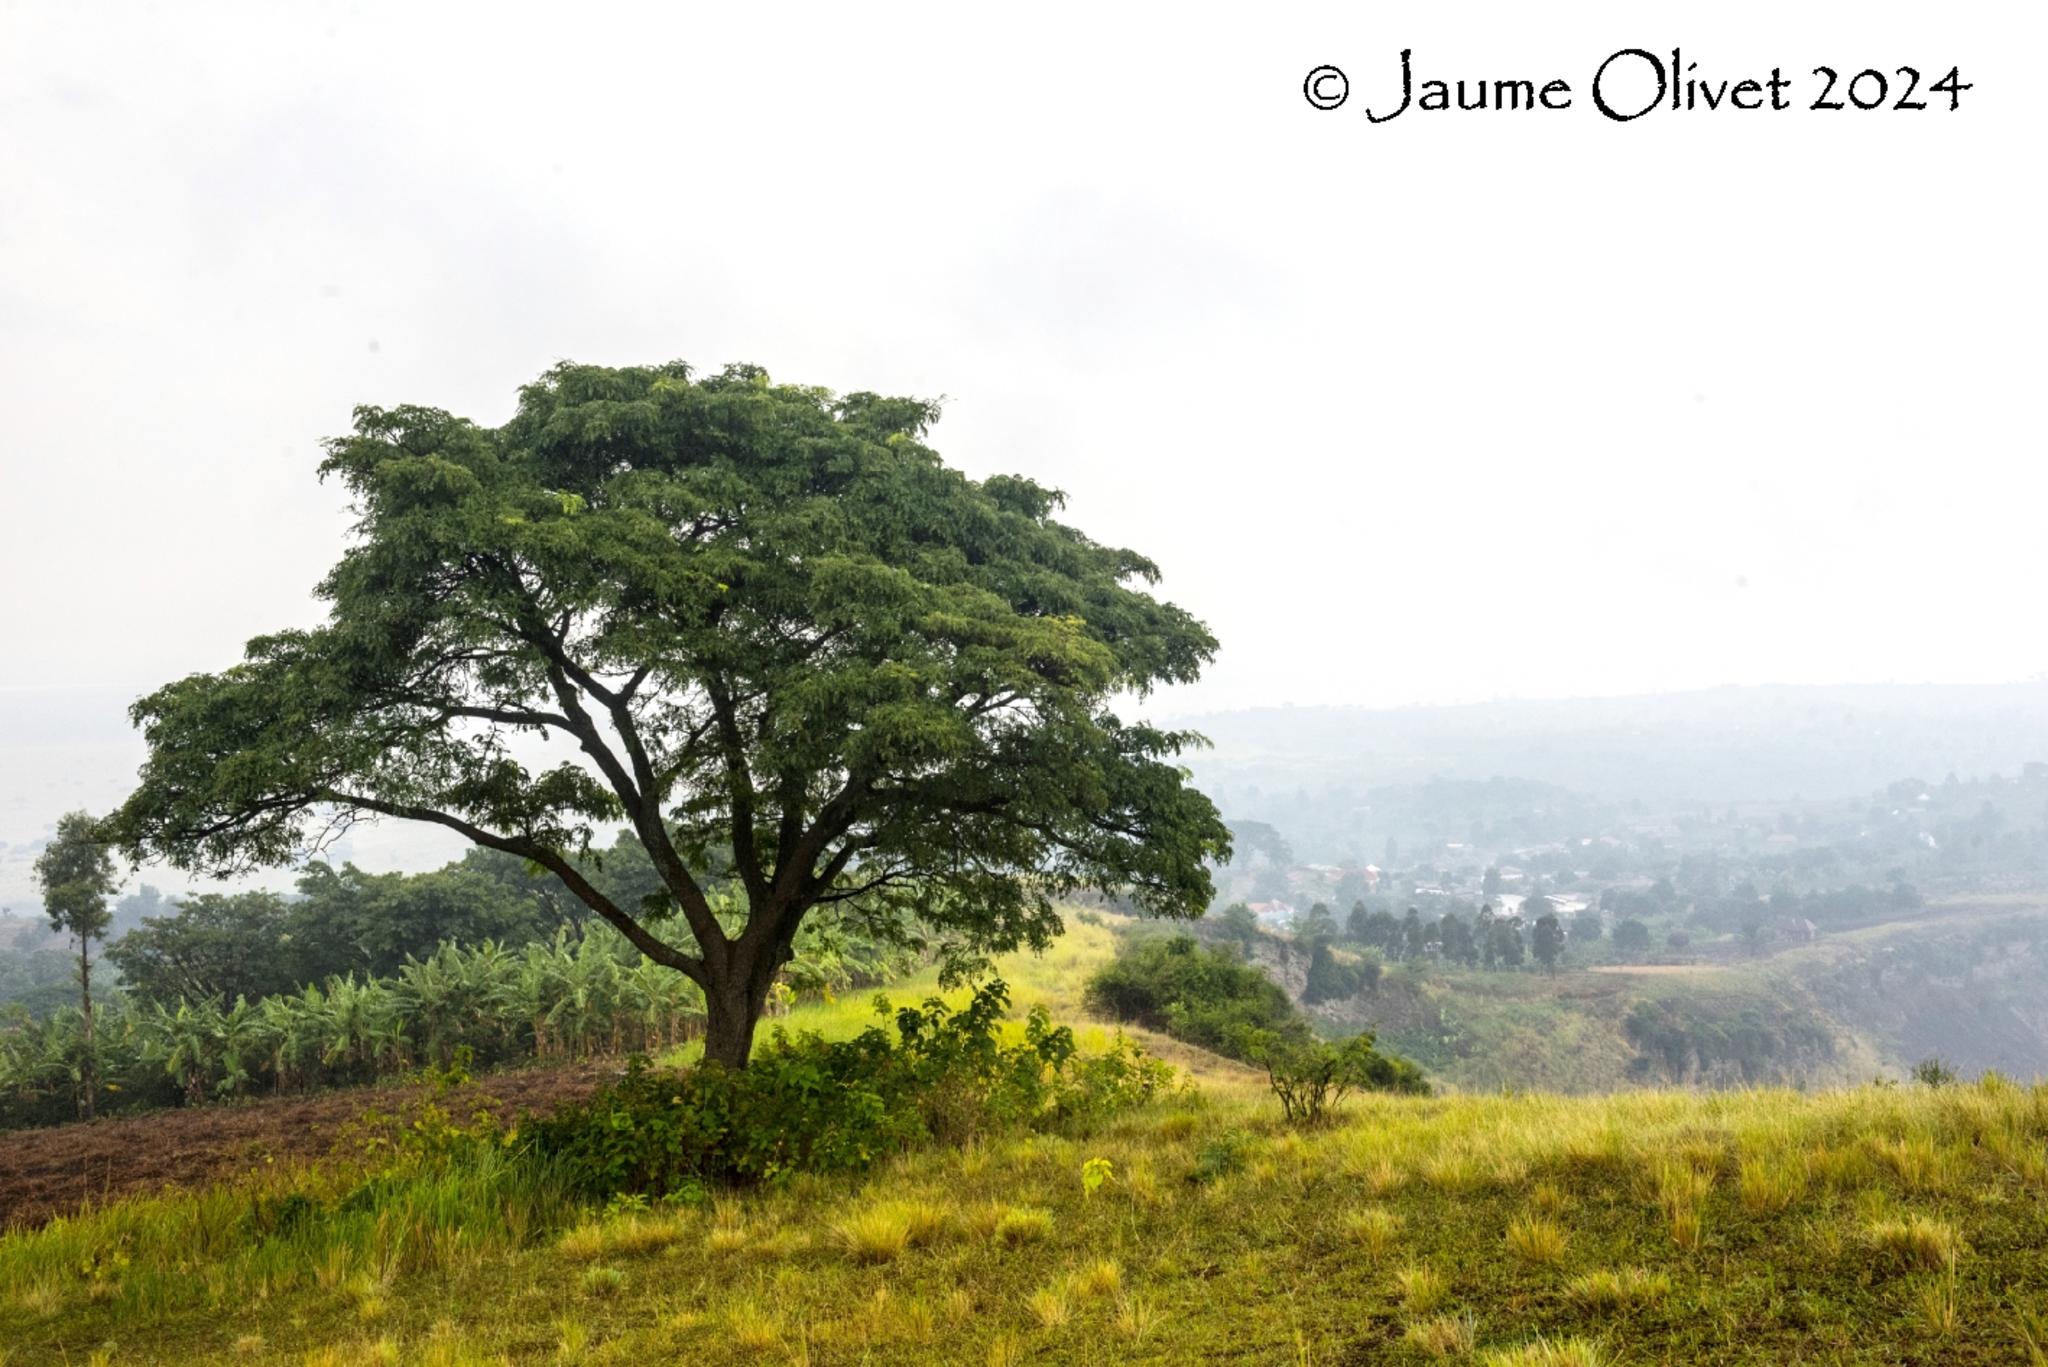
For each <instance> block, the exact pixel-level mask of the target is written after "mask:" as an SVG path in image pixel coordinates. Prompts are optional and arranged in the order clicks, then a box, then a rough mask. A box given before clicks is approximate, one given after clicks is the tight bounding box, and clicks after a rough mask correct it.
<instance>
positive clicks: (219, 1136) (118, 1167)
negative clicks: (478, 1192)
mask: <svg viewBox="0 0 2048 1367" xmlns="http://www.w3.org/2000/svg"><path fill="white" fill-rule="evenodd" d="M619 1072H620V1067H619V1065H618V1064H616V1063H608V1062H593V1063H583V1064H576V1065H572V1066H565V1067H558V1068H539V1067H536V1068H520V1069H515V1070H512V1071H508V1072H503V1073H493V1074H490V1075H488V1076H485V1077H480V1078H477V1079H476V1080H475V1081H473V1082H470V1083H468V1084H466V1085H464V1086H462V1087H459V1088H456V1089H454V1090H453V1091H451V1092H450V1093H449V1094H448V1095H447V1096H446V1097H444V1098H442V1099H441V1102H440V1104H442V1105H444V1106H446V1107H447V1108H448V1110H449V1112H450V1113H451V1114H453V1115H455V1116H457V1117H467V1116H469V1115H471V1114H472V1113H474V1112H475V1110H476V1109H477V1108H478V1107H479V1106H489V1107H491V1108H492V1109H493V1110H495V1111H496V1112H497V1113H498V1114H499V1115H500V1116H501V1117H502V1118H505V1119H510V1118H511V1117H512V1116H514V1115H518V1114H523V1113H538V1112H543V1111H547V1110H550V1109H552V1108H553V1107H555V1106H556V1105H559V1104H560V1103H562V1102H565V1101H572V1100H576V1099H579V1098H581V1097H585V1096H588V1095H589V1094H590V1093H591V1092H592V1091H593V1090H594V1089H595V1088H596V1087H597V1085H598V1084H599V1083H600V1082H603V1081H606V1080H607V1079H610V1078H614V1077H617V1076H618V1075H619ZM431 1095H432V1089H431V1088H430V1087H426V1086H420V1085H413V1086H406V1085H397V1084H393V1085H384V1086H377V1087H356V1088H347V1089H343V1090H339V1091H333V1092H320V1093H316V1094H314V1095H311V1096H300V1097H276V1098H270V1099H265V1100H260V1101H244V1102H234V1103H228V1104H223V1105H215V1106H195V1107H192V1108H190V1109H181V1110H173V1111H153V1112H150V1113H148V1114H144V1115H135V1116H117V1117H112V1118H108V1119H102V1120H96V1121H93V1122H91V1123H90V1124H83V1123H81V1124H75V1125H57V1126H52V1127H50V1128H48V1129H40V1130H17V1131H15V1132H13V1133H9V1134H0V1229H5V1228H10V1227H25V1228H32V1227H34V1226H37V1225H41V1224H43V1223H45V1222H47V1221H49V1220H52V1219H55V1218H56V1217H57V1216H60V1215H68V1214H71V1213H73V1212H75V1211H77V1210H79V1209H81V1208H83V1207H86V1206H91V1205H96V1204H98V1203H100V1202H103V1201H109V1200H113V1199H116V1198H119V1197H123V1196H134V1195H137V1194H141V1193H146V1192H153V1191H158V1190H161V1189H162V1188H165V1187H195V1186H204V1185H206V1184H208V1183H211V1182H217V1181H220V1180H222V1179H224V1178H228V1177H233V1176H235V1175H236V1174H238V1173H242V1172H246V1171H248V1170H249V1169H251V1168H254V1167H260V1166H262V1165H263V1164H264V1163H266V1162H281V1161H287V1160H308V1159H314V1158H321V1157H325V1156H327V1155H328V1154H330V1153H332V1152H334V1151H335V1150H336V1149H337V1147H338V1146H339V1147H346V1144H347V1141H348V1139H349V1137H350V1135H349V1132H350V1131H351V1130H353V1131H354V1132H355V1133H356V1134H358V1135H360V1134H361V1133H362V1128H361V1126H360V1125H358V1124H356V1122H358V1121H359V1120H360V1118H361V1117H362V1116H363V1115H364V1114H365V1113H366V1112H370V1111H378V1112H383V1113H385V1114H387V1115H388V1114H393V1113H397V1112H399V1111H401V1110H402V1109H403V1108H405V1107H406V1106H407V1105H408V1104H409V1103H411V1102H414V1101H418V1100H421V1099H424V1098H426V1097H429V1096H431Z"/></svg>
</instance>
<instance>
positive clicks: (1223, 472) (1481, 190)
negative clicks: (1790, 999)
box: [0, 2, 2048, 711]
mask: <svg viewBox="0 0 2048 1367" xmlns="http://www.w3.org/2000/svg"><path fill="white" fill-rule="evenodd" d="M1561 8H1562V7H1560V6H1531V5H1526V4H1515V5H1507V4H1497V5H1460V6H1456V7H1452V6H1443V5H1436V6H1429V7H1423V6H1407V7H1394V6H1371V7H1365V6H1359V5H1356V4H1345V5H1327V6H1295V7H1284V6H1256V7H1247V6H1242V5H1233V6H1228V7H1215V8H1208V9H1203V8H1197V7H1192V6H1187V5H1174V6H1164V5H1161V6H1156V7H1145V8H1140V7H1136V6H1130V7H1120V6H1104V5H1100V4H1092V5H1085V6H1083V5H1076V6H1058V5H1037V6H1032V7H1028V8H1025V9H1015V8H1011V9H989V8H986V7H970V6H959V5H945V6H933V7H930V8H927V9H921V10H913V9H908V8H889V9H886V10H882V9H876V8H873V7H869V6H849V5H831V6H818V7H815V8H807V7H787V6H773V5H758V4H757V5H747V6H737V5H719V6H695V5H685V4H665V5H661V6H647V7H623V6H621V7H610V6H604V5H594V4H582V5H577V6H567V5H551V6H547V7H545V8H536V9H530V10H520V9H516V8H514V7H509V6H505V5H497V4H493V5H490V6H475V7H471V8H466V9H465V8H463V7H457V6H442V5H418V4H396V5H381V4H370V3H364V4H348V5H341V4H334V5H312V4H291V5H278V4H265V5H254V6H249V7H246V8H244V7H239V6H235V7H231V6H225V5H213V4H197V5H158V6H151V7H128V6H122V5H118V4H110V3H103V4H95V5H92V6H80V5H72V4H23V3H18V2H17V3H12V4H7V5H4V6H0V473H4V485H0V488H4V492H5V495H6V501H7V508H8V514H9V515H8V517H7V519H6V533H5V536H4V537H0V620H4V622H5V623H6V636H5V638H4V639H5V646H4V649H0V688H21V687H33V686H44V685H52V684H55V685H65V686H72V685H78V686H84V685H111V686H115V687H117V688H131V689H141V688H145V687H149V686H152V685H154V684H156V683H158V682H161V681H163V680H165V679H167V678H170V677H173V676H176V675H178V674H180V673H183V672H185V671H189V670H195V669H213V668H218V667H221V666H223V665H226V664H228V663H230V662H231V661H232V660H233V659H234V658H235V657H236V654H237V652H238V650H239V647H240V643H241V642H242V641H243V640H244V639H245V638H247V637H248V636H250V635H253V634H255V633H257V632H260V631H265V630H269V629H274V628H277V627H280V626H283V625H286V624H290V623H294V622H304V621H307V620H309V619H310V618H311V617H312V616H313V615H314V613H315V611H316V607H315V605H314V604H313V602H312V600H311V599H310V597H309V595H308V590H309V589H310V587H311V585H312V584H313V583H314V581H315V580H316V579H317V578H318V577H319V575H320V574H321V572H322V571H323V570H324V569H325V568H326V567H327V566H328V565H329V564H330V563H331V562H332V561H333V559H334V558H335V556H336V554H337V551H338V549H339V547H340V545H341V543H342V537H343V534H344V530H345V527H346V522H347V518H346V513H345V510H344V509H343V507H342V506H341V502H340V499H339V496H338V494H337V491H335V490H333V489H330V488H324V487H322V486H321V485H319V484H318V483H316V482H315V480H314V478H313V473H312V472H313V466H314V463H315V461H316V459H317V457H318V447H317V443H318V441H319V439H321V438H322V437H325V436H329V435H332V434H334V433H337V432H340V431H342V430H344V429H345V428H346V426H347V424H348V421H349V410H350V408H351V406H352V405H354V404H357V403H362V402H375V403H396V402H407V401H412V402H421V403H428V404H433V405H437V406H441V407H445V408H449V409H452V410H454V411H456V412H459V413H463V414H466V415H469V416H472V417H475V418H478V419H480V420H483V421H487V422H495V421H500V420H502V419H503V418H504V417H505V416H506V415H507V414H508V413H509V411H510V407H511V403H512V400H513V391H514V389H515V387H516V386H517V385H519V384H520V383H522V382H525V381H527V380H529V379H531V378H533V377H534V376H535V375H536V374H537V373H538V372H540V371H541V370H542V369H544V368H545V367H546V366H548V365H549V364H551V363H552V362H554V361H556V360H558V359H561V358H574V359H579V360H587V361H599V362H610V363H627V362H652V361H660V360H665V359H670V358H682V359H687V360H689V361H691V362H693V363H694V364H696V365H698V366H700V367H715V366H717V365H721V364H723V363H725V362H728V361H753V362H758V363H760V364H763V365H765V366H767V367H768V368H769V369H770V370H771V371H772V372H774V373H775V374H776V375H778V376H779V377H782V378H785V379H790V380H795V381H801V382H806V383H819V384H825V385H829V386H831V387H834V388H838V389H850V388H868V389H878V390H883V391H893V392H907V393H913V394H918V395H945V396H948V398H949V399H950V405H949V407H948V410H947V416H946V418H945V420H944V422H943V423H942V424H941V425H940V427H939V428H938V430H937V433H936V442H937V445H938V446H939V447H940V449H941V450H942V451H943V452H944V453H945V454H946V455H947V457H948V458H949V459H950V460H952V461H953V462H954V463H956V464H958V465H961V466H963V467H965V468H967V469H968V470H970V471H972V472H975V473H977V474H985V473H990V472H994V471H1011V470H1014V471H1020V472H1024V473H1028V474H1030V475H1032V476H1034V477H1036V478H1039V479H1041V480H1044V481H1047V482H1050V483H1053V484H1056V485H1059V486H1061V487H1063V488H1065V489H1066V490H1067V491H1068V492H1069V494H1070V496H1071V503H1070V506H1069V514H1070V516H1071V518H1072V520H1073V521H1074V522H1076V523H1077V524H1078V525H1080V526H1081V527H1083V528H1085V529H1086V530H1088V531H1089V532H1090V533H1091V534H1094V535H1096V536H1098V537H1099V538H1102V539H1105V540H1112V541H1119V542H1123V543H1126V544H1130V545H1133V546H1136V547H1137V548H1139V549H1141V550H1143V551H1145V552H1146V553H1148V554H1150V555H1152V556H1153V557H1154V558H1156V559H1157V560H1158V561H1159V562H1160V563H1161V564H1162V566H1163V567H1164V568H1165V570H1166V572H1167V582H1166V591H1167V592H1168V593H1169V594H1170V595H1171V596H1172V597H1174V598H1175V599H1176V600H1178V601H1180V602H1181V603H1183V604H1185V605H1187V606H1188V607H1189V608H1191V609H1192V610H1194V611H1195V612H1196V613H1197V614H1199V615H1200V616H1202V617H1203V618H1205V619H1206V620H1207V621H1208V622H1209V623H1210V625H1211V626H1212V627H1213V628H1214V630H1215V631H1216V632H1217V634H1218V635H1219V637H1220V638H1221V640H1222V642H1223V654H1222V656H1221V659H1220V660H1219V662H1218V663H1217V665H1216V667H1215V669H1214V670H1213V672H1212V674H1211V675H1210V677H1209V678H1207V679H1205V680H1204V681H1203V683H1202V684H1201V685H1199V686H1198V687H1197V688H1195V689H1192V690H1188V691H1186V692H1184V693H1182V694H1179V695H1177V696H1175V697H1174V698H1172V699H1171V700H1170V701H1169V705H1170V706H1171V707H1172V708H1173V709H1174V710H1177V711H1179V710H1197V709H1206V708H1212V707H1225V706H1237V705H1243V704H1251V703H1264V702H1281V701H1295V702H1312V701H1326V702H1358V703H1371V704H1393V703H1403V702H1409V701H1430V702H1436V701H1452V700H1461V699H1473V698H1483V697H1489V696H1500V695H1562V694H1581V693H1623V692H1634V691H1644V690H1658V689H1668V688H1679V687H1690V686H1699V685H1710V684H1718V683H1729V682H1737V683H1739V682H1760V681H1766V680H1776V681H1786V682H1822V681H1851V680H1855V681H1881V680H1928V679H1939V680H1953V681H1993V680H2006V679H2016V678H2022V677H2027V676H2032V675H2035V674H2038V673H2040V672H2042V671H2043V670H2044V669H2048V638H2044V636H2043V634H2042V632H2041V630H2040V628H2039V614H2038V611H2037V610H2036V607H2035V599H2036V596H2037V593H2036V590H2037V586H2038V585H2040V584H2041V583H2042V582H2044V579H2048V574H2044V571H2048V537H2044V536H2043V535H2042V534H2041V526H2040V522H2041V513H2042V509H2043V507H2044V498H2043V495H2044V492H2048V490H2044V483H2048V474H2044V465H2043V461H2042V459H2041V458H2042V456H2043V454H2044V452H2043V441H2042V435H2041V433H2042V426H2041V421H2042V420H2041V414H2040V396H2041V389H2042V386H2041V375H2042V364H2043V360H2044V356H2043V350H2044V348H2043V344H2042V340H2041V319H2042V318H2043V316H2044V313H2048V310H2044V307H2043V305H2044V302H2048V301H2044V297H2043V295H2044V291H2043V267H2042V259H2041V258H2042V254H2041V251H2040V243H2041V241H2042V240H2043V237H2044V234H2043V223H2042V198H2041V196H2042V189H2041V186H2042V180H2043V177H2042V175H2041V171H2040V164H2041V147H2042V145H2043V133H2044V131H2048V127H2044V125H2048V117H2044V109H2048V84H2044V81H2043V78H2042V76H2041V74H2040V68H2039V54H2040V52H2041V51H2042V50H2043V44H2042V39H2043V38H2044V36H2048V34H2044V29H2048V22H2044V18H2043V16H2044V13H2048V11H2044V10H2043V8H2042V7H2041V6H2039V5H2017V4H2006V5H1996V6H1992V5H1978V6H1954V5H1950V6H1930V5H1925V4H1912V5H1904V4H1870V3H1857V4H1825V5H1801V6H1799V7H1797V13H1794V12H1792V8H1793V7H1788V6H1783V5H1778V4H1725V3H1724V4H1716V5H1712V6H1706V5H1699V6H1693V7H1691V9H1690V12H1689V13H1683V14H1682V13H1680V12H1678V11H1677V10H1676V9H1675V8H1670V7H1660V8H1657V9H1654V10H1646V9H1645V8H1644V7H1642V6H1640V5H1621V4H1614V5H1580V6H1574V7H1572V12H1571V16H1570V17H1569V18H1565V17H1560V10H1561ZM1453 10H1455V13H1452V11H1453ZM1674 43H1679V44H1683V45H1684V47H1685V50H1686V54H1687V59H1688V60H1693V59H1697V60H1699V61H1700V63H1701V70H1700V72H1698V73H1696V74H1699V75H1708V76H1715V77H1727V76H1732V77H1737V78H1740V77H1744V76H1757V77H1762V76H1766V75H1768V74H1769V69H1770V68H1771V67H1772V66H1781V67H1783V68H1784V69H1785V71H1786V73H1787V74H1788V75H1790V76H1793V77H1794V78H1795V86H1794V92H1795V97H1796V98H1798V99H1799V103H1800V104H1801V105H1802V108H1800V109H1797V110H1794V111H1788V112H1785V113H1776V114H1741V113H1732V112H1727V111H1723V112H1720V113H1716V114H1707V113H1704V112H1698V113H1671V112H1669V111H1662V112H1660V113H1658V114H1656V115H1653V116H1650V117H1646V118H1644V119H1641V120H1639V121H1637V122H1635V123H1631V124H1627V125H1621V124H1614V123H1609V122H1607V121H1605V120H1603V119H1600V118H1599V117H1597V116H1596V115H1595V114H1594V112H1593V111H1592V110H1591V109H1590V108H1585V107H1583V106H1584V105H1585V103H1586V101H1585V97H1584V95H1583V93H1582V94H1581V95H1580V96H1579V99H1578V103H1579V105H1581V106H1582V107H1580V108H1575V109H1573V110H1570V111H1568V112H1564V113H1552V114H1538V115H1531V114H1497V113H1485V114H1479V113H1466V114H1438V115H1429V114H1424V113H1420V112H1411V113H1409V114H1407V115H1404V116H1402V117H1401V118H1399V119H1398V120H1395V121H1393V122H1390V123H1387V124H1384V125H1380V126H1372V125H1369V124H1368V123H1367V121H1366V119H1365V117H1364V114H1363V108H1364V106H1366V105H1367V104H1372V105H1374V106H1375V107H1383V106H1384V104H1385V103H1386V102H1388V101H1389V100H1390V99H1391V98H1392V97H1393V95H1394V87H1395V80H1396V70H1397V68H1396V58H1397V54H1398V52H1399V50H1400V49H1401V48H1402V47H1410V48H1413V49H1414V50H1415V52H1416V58H1415V60H1416V66H1417V74H1418V79H1420V78H1424V77H1427V76H1429V75H1441V76H1445V77H1453V78H1454V77H1458V76H1464V77H1467V78H1473V77H1487V78H1493V77H1519V76H1528V77H1533V78H1535V79H1537V80H1538V81H1539V82H1540V81H1541V80H1545V79H1549V78H1552V77H1557V78H1562V79H1566V80H1569V81H1570V82H1571V83H1572V84H1573V86H1574V87H1575V88H1576V89H1578V90H1580V91H1582V92H1583V90H1584V87H1585V85H1586V83H1587V81H1588V79H1589V78H1590V76H1591V74H1592V72H1593V70H1594V68H1595V67H1596V66H1597V65H1598V63H1599V61H1600V59H1601V58H1603V57H1604V56H1606V55H1607V54H1608V53H1610V52H1612V51H1614V50H1616V49H1617V48H1622V47H1628V46H1643V47H1647V48H1652V49H1659V50H1666V49H1668V48H1669V47H1670V46H1671V45H1672V44H1674ZM1323 62H1331V63H1336V64H1338V65H1341V66H1343V67H1345V68H1347V69H1348V70H1350V71H1351V73H1352V78H1353V91H1354V93H1353V98H1352V101H1351V103H1350V104H1349V105H1348V106H1347V107H1346V108H1343V109H1340V110H1337V111H1334V112H1330V113H1318V112H1316V111H1314V110H1312V109H1310V108H1309V107H1308V106H1307V104H1306V103H1305V101H1304V100H1303V98H1302V94H1301V82H1302V78H1303V77H1304V75H1305V74H1306V73H1307V71H1308V69H1309V68H1310V67H1312V66H1314V65H1316V64H1318V63H1323ZM1823 62H1825V63H1830V64H1832V65H1835V66H1837V67H1838V68H1840V69H1842V70H1843V71H1845V72H1853V71H1855V70H1858V69H1861V68H1863V67H1865V66H1871V67H1877V68H1880V69H1883V70H1885V71H1888V72H1889V71H1893V70H1895V69H1896V68H1897V67H1899V66H1901V65H1908V64H1910V65H1914V66H1918V67H1919V68H1921V69H1922V70H1923V71H1924V72H1926V73H1928V79H1929V80H1932V79H1934V78H1935V77H1936V76H1938V75H1939V74H1941V73H1944V72H1946V70H1947V69H1948V67H1949V66H1951V65H1952V64H1958V63H1959V64H1960V65H1961V67H1962V74H1963V79H1965V80H1966V81H1969V82H1972V83H1973V84H1974V89H1972V90H1970V91H1969V92H1967V94H1966V95H1965V97H1964V105H1963V109H1962V111H1961V112H1960V113H1955V114H1950V113H1947V112H1945V111H1944V110H1943V109H1941V108H1940V107H1939V105H1940V103H1941V101H1940V99H1939V97H1936V104H1937V108H1935V109H1930V110H1928V111H1926V112H1919V113H1912V112H1898V111H1892V110H1889V109H1886V110H1878V111H1872V112H1867V113H1866V112H1859V111H1855V110H1849V111H1845V112H1842V113H1833V114H1829V113H1817V112H1809V111H1807V110H1805V109H1804V108H1803V105H1804V104H1805V103H1807V102H1810V100H1811V97H1812V95H1813V94H1814V93H1815V92H1816V91H1817V89H1818V83H1817V82H1816V81H1815V80H1814V78H1812V77H1811V76H1810V75H1809V74H1808V73H1809V71H1810V69H1811V68H1812V67H1814V66H1815V65H1817V64H1820V63H1823ZM4 697H5V694H4V693H0V707H4V706H5V702H4Z"/></svg>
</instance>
